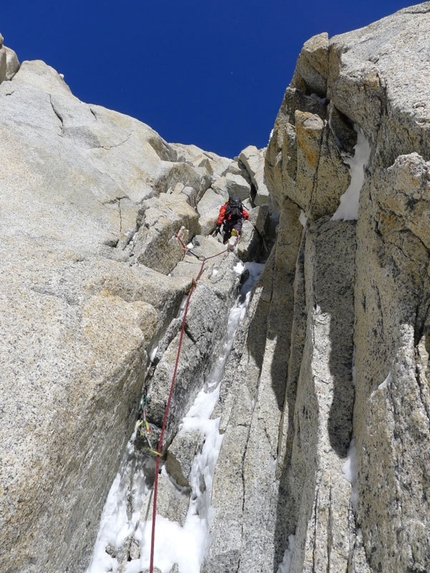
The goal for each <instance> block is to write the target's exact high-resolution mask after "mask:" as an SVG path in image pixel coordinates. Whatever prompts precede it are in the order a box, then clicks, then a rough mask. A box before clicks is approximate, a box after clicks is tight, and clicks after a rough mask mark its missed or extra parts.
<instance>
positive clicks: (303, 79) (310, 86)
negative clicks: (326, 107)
mask: <svg viewBox="0 0 430 573" xmlns="http://www.w3.org/2000/svg"><path fill="white" fill-rule="evenodd" d="M328 75H329V39H328V34H327V33H326V32H324V33H322V34H318V35H317V36H313V37H312V38H310V39H309V40H308V41H307V42H305V43H304V44H303V48H302V50H301V52H300V55H299V57H298V60H297V63H296V69H295V72H294V76H293V79H292V81H291V87H294V88H298V89H300V90H301V91H302V92H304V93H306V94H308V95H311V94H316V95H317V96H319V97H323V98H324V97H325V96H326V93H327V78H328Z"/></svg>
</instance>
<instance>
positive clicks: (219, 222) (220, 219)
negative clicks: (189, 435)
mask: <svg viewBox="0 0 430 573" xmlns="http://www.w3.org/2000/svg"><path fill="white" fill-rule="evenodd" d="M226 209H227V202H226V203H224V205H221V208H220V210H219V215H218V219H217V220H216V224H217V225H222V224H223V223H224V219H225V212H226ZM242 218H243V219H249V213H248V211H247V210H246V209H245V207H242Z"/></svg>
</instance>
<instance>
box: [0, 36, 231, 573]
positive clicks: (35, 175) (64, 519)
mask: <svg viewBox="0 0 430 573" xmlns="http://www.w3.org/2000/svg"><path fill="white" fill-rule="evenodd" d="M1 49H2V50H4V49H5V48H4V47H3V48H1ZM2 61H3V60H2ZM0 153H1V156H2V168H1V173H0V195H1V205H2V216H1V219H0V231H1V235H2V241H1V244H0V255H1V258H0V261H1V263H0V266H1V269H0V270H1V272H0V283H1V288H0V290H1V296H0V299H1V300H0V319H1V323H2V332H3V334H4V336H2V339H1V341H0V364H1V372H2V376H1V378H2V380H1V403H2V424H1V427H0V443H1V444H2V446H1V450H2V451H1V457H2V473H1V478H0V492H1V493H0V528H1V530H2V544H1V547H0V559H1V562H2V567H1V568H2V571H4V572H5V573H11V572H12V571H13V573H40V571H44V572H45V573H58V572H59V571H66V570H68V571H70V572H71V573H75V572H76V573H78V572H79V573H81V572H82V571H83V570H85V568H86V566H87V565H88V562H89V559H90V553H91V551H92V545H93V542H94V540H95V535H96V533H97V529H98V521H99V517H100V514H101V511H102V507H103V504H104V500H105V498H106V495H107V492H108V490H109V488H110V486H111V483H112V481H113V478H114V476H115V474H116V472H117V470H118V466H119V463H120V459H121V457H122V453H123V451H124V448H125V445H126V443H127V441H128V440H129V438H130V435H131V433H132V431H133V428H134V426H135V422H136V414H137V409H138V404H139V402H140V396H141V391H142V388H143V386H144V381H145V376H146V374H147V372H148V366H149V364H150V360H149V356H150V354H151V353H152V352H153V350H154V348H155V347H156V346H157V345H158V344H159V343H160V340H162V338H163V335H164V333H165V331H166V329H167V327H168V325H169V324H171V323H172V320H174V319H175V317H176V316H177V315H178V312H179V311H180V305H181V303H182V302H183V299H184V292H185V290H186V288H187V287H188V286H189V285H190V281H191V279H190V277H189V275H188V274H187V273H186V272H185V271H184V273H183V274H180V273H178V274H176V276H172V277H169V276H166V273H167V272H168V271H169V270H170V269H171V267H172V266H174V265H175V262H177V261H178V260H181V259H182V257H183V250H182V247H180V246H179V247H178V241H177V239H175V241H173V242H171V244H170V248H169V249H167V248H166V247H167V246H168V244H169V243H168V242H169V241H170V240H171V238H172V235H174V233H175V232H179V233H181V232H182V236H183V238H184V239H185V238H186V239H187V240H188V239H191V238H192V236H193V235H194V234H196V233H197V232H199V224H198V213H197V212H196V211H195V210H194V209H193V207H192V206H191V204H190V203H189V202H188V199H189V198H188V197H187V195H186V193H182V190H184V189H187V188H190V187H192V188H193V189H195V190H196V193H197V194H199V193H202V194H203V193H204V191H205V189H206V188H207V186H209V185H210V182H211V181H212V176H213V173H214V172H219V173H221V172H223V171H225V169H226V166H227V165H228V162H229V160H228V161H224V160H221V163H222V166H216V163H217V156H215V155H214V154H209V157H208V161H210V164H208V163H207V162H206V161H205V159H203V162H202V161H198V162H197V165H194V164H192V162H190V163H187V162H185V161H181V160H179V159H178V151H177V150H176V149H175V148H174V147H173V146H170V145H169V144H167V143H166V142H165V141H164V140H163V139H162V138H161V137H160V136H159V135H158V134H157V133H156V132H154V131H153V130H152V129H151V128H149V127H148V126H145V125H144V124H142V123H140V122H138V121H137V120H134V119H132V118H129V117H127V116H124V115H122V114H119V113H115V112H112V111H109V110H105V109H104V108H102V107H100V106H94V105H91V106H90V105H87V104H84V103H82V102H80V101H79V100H78V99H77V98H75V97H74V96H73V94H72V93H71V92H70V89H69V88H68V86H67V85H66V84H65V82H64V80H63V79H62V78H61V77H60V75H59V74H57V72H56V71H55V70H53V69H52V68H50V67H49V66H47V65H46V64H44V63H43V62H38V61H36V62H24V63H23V64H22V66H21V67H20V68H19V71H18V72H17V73H16V74H15V75H14V76H13V78H12V80H11V81H3V82H2V83H1V85H0ZM200 153H201V154H203V155H204V152H200ZM178 184H179V185H180V186H182V187H181V192H180V193H179V194H176V193H174V192H173V191H174V189H175V188H176V186H177V185H178ZM160 195H161V198H160ZM196 197H197V195H196ZM150 198H151V200H149V199H150ZM148 200H149V201H148ZM145 224H148V226H149V227H150V228H151V230H152V231H155V232H156V234H155V235H154V236H153V237H152V239H151V240H152V242H151V240H150V238H148V237H145V236H144V235H145V233H144V230H145V229H146V227H145ZM181 229H182V231H181ZM157 233H158V234H161V233H164V234H165V237H167V241H168V242H167V244H166V245H164V249H163V248H162V246H161V245H160V244H159V243H157V240H158V237H157ZM209 244H211V241H209ZM220 247H222V246H221V245H220V244H219V243H218V242H217V241H215V240H214V239H213V248H214V249H215V248H216V249H218V251H219V250H221V249H220ZM139 249H140V250H139ZM139 258H140V259H141V260H143V261H142V262H139V261H138V259H139ZM193 259H195V257H193ZM227 259H228V261H227V262H226V263H225V265H226V266H225V268H224V270H223V272H222V273H220V275H219V278H218V279H217V280H215V279H213V280H212V282H213V283H214V284H213V290H211V291H210V298H211V300H213V301H214V303H216V304H218V303H219V304H220V305H221V307H220V308H218V307H217V306H216V305H215V307H214V309H215V310H214V311H213V312H215V313H218V312H219V320H218V314H217V315H216V316H217V322H216V325H214V326H213V335H212V337H213V340H212V342H218V339H219V338H220V332H221V331H222V329H223V328H224V324H223V321H224V320H225V316H226V313H227V312H228V310H227V309H228V308H229V304H230V301H231V299H232V298H233V297H234V296H235V293H236V285H237V282H238V277H237V276H236V275H235V273H233V271H232V270H231V267H232V265H233V264H234V262H233V261H236V258H235V257H234V255H232V254H229V255H228V257H227ZM146 262H147V263H148V264H151V265H152V266H153V267H154V268H159V269H160V270H162V271H163V272H158V271H156V270H154V269H151V268H149V266H147V265H146V264H145V263H146ZM219 264H221V263H219ZM205 272H206V271H205ZM208 280H209V283H208V284H211V279H210V278H208ZM207 288H209V286H207ZM201 289H203V291H204V292H203V291H202V292H201V296H203V295H204V294H206V290H205V289H204V286H203V284H202V285H201ZM214 293H215V294H214ZM199 301H200V302H199ZM204 307H205V304H204V302H203V300H200V295H199V294H198V293H196V310H195V311H194V312H199V313H200V314H201V313H202V309H204ZM208 312H210V309H209V310H208ZM209 316H210V315H209V314H208V321H209ZM194 323H197V324H196V325H195V324H194ZM205 324H206V326H207V327H208V329H207V330H208V332H209V327H211V328H212V325H211V323H210V321H209V322H208V323H205ZM189 325H190V333H191V335H193V336H195V337H197V338H198V344H194V343H192V344H191V346H190V349H189V350H190V356H193V355H194V354H195V353H196V348H197V347H198V348H199V352H200V349H201V352H202V353H203V354H204V358H205V359H207V358H210V357H211V356H212V349H211V348H206V349H205V345H206V344H207V343H208V340H209V339H210V336H209V335H208V336H209V339H208V337H207V336H206V334H205V331H204V332H203V331H201V330H199V327H198V321H197V318H193V312H191V313H190V319H189ZM193 333H194V334H193ZM187 337H188V335H187ZM189 340H191V338H189ZM192 364H194V365H195V366H196V368H197V370H201V369H202V368H204V365H203V363H202V364H197V358H196V357H193V361H192ZM186 368H188V365H187V366H186ZM191 394H192V392H191ZM190 399H191V398H190ZM100 468H103V469H102V471H101V470H100ZM152 471H153V470H152ZM169 487H170V486H169ZM163 495H164V493H162V496H163ZM166 495H167V494H166ZM168 499H170V498H169V496H167V497H166V500H168ZM181 503H182V502H181ZM166 506H169V502H168V501H166ZM180 507H182V506H181V504H179V505H178V511H177V513H181V511H182V509H180ZM23 523H25V524H26V535H23V534H22V531H23V530H22V524H23ZM128 543H129V546H130V548H131V547H132V543H133V540H132V539H130V540H129V542H128ZM131 550H132V549H130V551H131ZM124 551H125V549H124ZM127 551H128V550H127ZM127 551H125V552H124V556H126V555H130V552H129V553H128V554H127ZM133 551H134V549H133Z"/></svg>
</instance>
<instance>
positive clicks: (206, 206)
mask: <svg viewBox="0 0 430 573" xmlns="http://www.w3.org/2000/svg"><path fill="white" fill-rule="evenodd" d="M227 199H228V192H227V189H226V188H224V187H222V188H221V189H220V190H219V192H217V191H216V190H215V189H212V188H211V189H208V190H207V191H206V193H205V194H204V195H203V197H202V198H201V200H200V201H199V203H198V205H197V211H198V213H199V215H200V217H199V224H200V229H201V232H202V233H203V234H204V235H207V234H209V233H212V232H213V231H214V230H215V225H216V220H217V218H218V213H219V210H220V207H221V206H222V205H223V204H224V203H225V201H226V200H227Z"/></svg>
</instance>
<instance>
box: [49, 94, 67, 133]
mask: <svg viewBox="0 0 430 573" xmlns="http://www.w3.org/2000/svg"><path fill="white" fill-rule="evenodd" d="M49 103H50V104H51V107H52V111H53V112H54V113H55V115H56V116H57V118H58V119H59V120H60V123H61V135H62V134H63V128H64V119H63V116H62V115H61V113H60V112H59V111H58V110H57V109H56V107H55V105H54V102H53V101H52V95H51V94H49Z"/></svg>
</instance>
